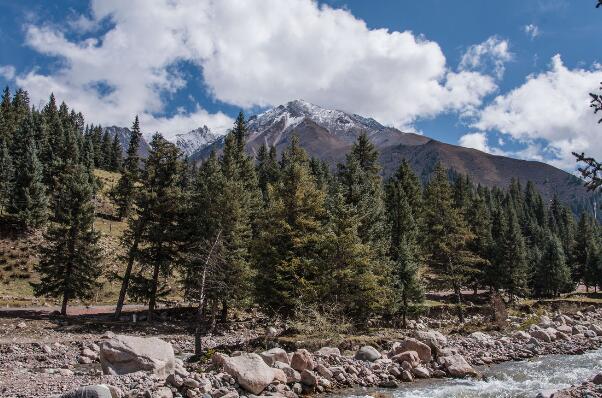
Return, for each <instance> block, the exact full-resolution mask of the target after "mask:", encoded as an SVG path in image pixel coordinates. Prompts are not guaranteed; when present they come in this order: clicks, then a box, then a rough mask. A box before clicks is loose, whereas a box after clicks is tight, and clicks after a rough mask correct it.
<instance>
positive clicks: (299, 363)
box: [290, 348, 316, 372]
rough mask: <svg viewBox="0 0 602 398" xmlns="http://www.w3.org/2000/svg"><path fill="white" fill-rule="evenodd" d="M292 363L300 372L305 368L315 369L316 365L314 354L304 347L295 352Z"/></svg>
mask: <svg viewBox="0 0 602 398" xmlns="http://www.w3.org/2000/svg"><path fill="white" fill-rule="evenodd" d="M290 364H291V367H292V368H293V369H295V370H296V371H298V372H303V371H304V370H305V369H309V370H313V369H314V367H315V366H316V365H315V363H314V360H313V357H312V355H311V354H310V353H309V351H307V350H305V349H303V348H302V349H299V350H297V351H295V352H294V353H293V356H292V358H291V363H290Z"/></svg>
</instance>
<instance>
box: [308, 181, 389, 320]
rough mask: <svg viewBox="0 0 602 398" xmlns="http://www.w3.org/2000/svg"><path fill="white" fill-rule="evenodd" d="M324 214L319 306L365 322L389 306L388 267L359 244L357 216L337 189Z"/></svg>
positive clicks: (330, 196)
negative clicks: (327, 307) (336, 309)
mask: <svg viewBox="0 0 602 398" xmlns="http://www.w3.org/2000/svg"><path fill="white" fill-rule="evenodd" d="M316 188H317V187H316ZM327 210H328V216H329V220H328V226H327V230H326V236H325V242H324V254H323V261H322V262H323V264H324V266H323V267H321V269H318V270H317V272H318V273H319V280H320V282H319V283H318V284H317V285H318V286H320V287H321V288H323V289H324V291H323V292H322V293H321V294H320V296H321V297H322V298H321V300H320V303H321V304H322V305H327V306H330V307H331V308H333V307H338V310H339V311H341V312H342V313H344V314H346V315H348V316H350V317H352V318H353V319H356V320H365V319H367V318H369V317H370V316H371V315H374V314H375V313H379V312H382V311H383V310H385V309H387V308H388V307H389V305H390V304H391V303H392V300H391V289H390V282H389V281H390V273H389V272H388V271H389V269H388V265H385V264H382V263H381V262H380V261H381V259H380V258H379V257H378V255H377V253H376V252H375V251H374V250H373V248H372V247H370V245H369V244H366V243H363V242H362V241H361V238H360V236H359V226H360V219H361V215H360V214H358V212H357V209H356V208H355V207H354V206H353V205H351V204H348V203H346V200H345V195H344V190H343V188H342V187H341V186H340V185H336V186H334V187H333V188H332V190H331V193H330V195H329V197H328V201H327ZM383 271H385V272H383Z"/></svg>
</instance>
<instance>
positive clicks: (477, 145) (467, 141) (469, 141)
mask: <svg viewBox="0 0 602 398" xmlns="http://www.w3.org/2000/svg"><path fill="white" fill-rule="evenodd" d="M458 143H459V144H460V145H461V146H463V147H466V148H473V149H478V150H479V151H483V152H489V151H490V148H489V146H488V145H487V134H486V133H483V132H476V133H468V134H464V135H463V136H462V137H460V140H458Z"/></svg>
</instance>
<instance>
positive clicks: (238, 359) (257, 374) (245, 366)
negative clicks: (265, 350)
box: [213, 353, 274, 395]
mask: <svg viewBox="0 0 602 398" xmlns="http://www.w3.org/2000/svg"><path fill="white" fill-rule="evenodd" d="M213 362H214V363H215V364H217V365H218V366H221V367H222V369H223V370H224V372H226V373H228V374H229V375H230V376H232V377H234V378H235V379H236V382H237V383H238V384H239V385H240V386H241V387H242V388H243V389H244V390H245V391H248V392H250V393H252V394H255V395H258V394H260V393H261V392H262V391H263V390H264V389H265V388H266V387H267V386H268V385H269V384H270V383H272V381H273V380H274V370H273V369H272V368H270V367H269V366H268V365H267V364H266V363H265V362H264V360H263V358H261V357H260V356H259V355H257V354H255V353H243V354H241V355H238V356H235V357H229V356H227V355H224V354H216V355H214V356H213Z"/></svg>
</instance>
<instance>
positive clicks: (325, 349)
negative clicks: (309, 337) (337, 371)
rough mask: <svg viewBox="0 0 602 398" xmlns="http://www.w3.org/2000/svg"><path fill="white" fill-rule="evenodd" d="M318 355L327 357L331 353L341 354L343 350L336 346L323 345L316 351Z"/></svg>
mask: <svg viewBox="0 0 602 398" xmlns="http://www.w3.org/2000/svg"><path fill="white" fill-rule="evenodd" d="M316 355H322V356H324V357H327V356H330V355H336V356H340V355H341V351H340V350H339V349H338V348H336V347H322V348H320V349H319V350H318V351H316Z"/></svg>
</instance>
